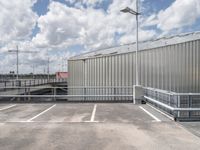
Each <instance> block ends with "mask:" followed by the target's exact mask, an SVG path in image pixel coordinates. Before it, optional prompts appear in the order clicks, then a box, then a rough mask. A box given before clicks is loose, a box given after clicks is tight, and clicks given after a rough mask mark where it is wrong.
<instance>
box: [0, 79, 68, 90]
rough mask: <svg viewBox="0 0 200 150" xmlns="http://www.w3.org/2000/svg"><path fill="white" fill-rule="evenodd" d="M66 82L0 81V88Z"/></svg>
mask: <svg viewBox="0 0 200 150" xmlns="http://www.w3.org/2000/svg"><path fill="white" fill-rule="evenodd" d="M57 82H66V79H56V78H53V79H52V78H51V79H21V80H6V81H0V88H7V87H27V86H38V85H43V84H48V83H57Z"/></svg>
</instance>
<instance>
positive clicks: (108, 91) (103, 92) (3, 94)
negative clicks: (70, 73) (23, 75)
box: [0, 86, 133, 102]
mask: <svg viewBox="0 0 200 150" xmlns="http://www.w3.org/2000/svg"><path fill="white" fill-rule="evenodd" d="M1 89H6V91H2V90H1ZM0 98H1V99H5V98H12V99H13V98H18V99H19V98H21V99H22V100H26V101H27V100H31V99H35V100H36V99H38V100H39V101H40V100H45V99H47V100H48V101H49V100H61V99H62V100H66V101H81V102H83V101H113V102H119V101H120V102H121V101H123V102H124V101H126V102H132V101H133V87H103V86H102V87H95V86H90V87H89V86H88V87H80V86H79V87H67V86H66V87H48V86H41V87H7V88H0Z"/></svg>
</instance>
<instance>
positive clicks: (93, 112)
mask: <svg viewBox="0 0 200 150" xmlns="http://www.w3.org/2000/svg"><path fill="white" fill-rule="evenodd" d="M96 109H97V104H95V105H94V108H93V111H92V115H91V119H90V122H94V118H95V113H96Z"/></svg>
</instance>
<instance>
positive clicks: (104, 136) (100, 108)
mask: <svg viewBox="0 0 200 150" xmlns="http://www.w3.org/2000/svg"><path fill="white" fill-rule="evenodd" d="M185 124H186V123H185ZM185 124H179V123H176V122H174V121H173V120H171V119H170V118H168V117H167V116H166V115H165V114H162V113H159V112H158V111H156V110H155V109H154V108H152V107H150V106H149V105H133V104H131V103H126V104H121V103H114V104H113V103H97V104H95V103H38V104H37V103H32V104H19V103H17V104H0V147H1V148H0V149H3V150H10V149H13V150H14V149H15V150H16V149H20V150H27V149H33V150H35V149H41V150H46V149H48V150H53V149H67V150H68V149H69V150H72V149H73V150H75V149H76V150H102V149H105V150H121V149H124V150H134V149H141V150H143V149H149V150H155V149H159V150H160V149H162V150H171V149H176V150H177V149H180V150H188V149H194V150H195V149H199V147H200V138H199V137H198V133H197V132H195V131H198V129H199V128H200V127H199V125H198V124H197V125H195V127H196V128H194V132H191V130H190V129H191V128H192V127H191V126H192V124H191V123H190V124H187V125H185Z"/></svg>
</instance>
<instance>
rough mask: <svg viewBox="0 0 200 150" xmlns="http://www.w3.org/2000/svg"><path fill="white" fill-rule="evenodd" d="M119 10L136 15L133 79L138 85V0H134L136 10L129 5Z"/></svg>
mask: <svg viewBox="0 0 200 150" xmlns="http://www.w3.org/2000/svg"><path fill="white" fill-rule="evenodd" d="M121 12H123V13H130V14H132V15H135V16H136V53H135V61H136V63H135V70H136V75H135V80H136V85H139V80H138V77H139V71H138V50H139V46H138V44H139V43H138V16H139V15H140V13H138V0H136V11H134V10H132V9H131V8H129V7H126V8H125V9H122V10H121Z"/></svg>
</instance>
